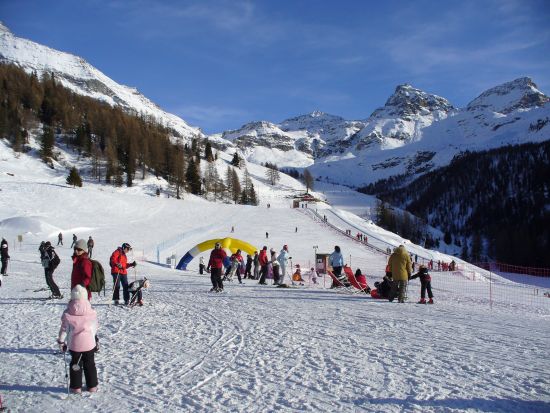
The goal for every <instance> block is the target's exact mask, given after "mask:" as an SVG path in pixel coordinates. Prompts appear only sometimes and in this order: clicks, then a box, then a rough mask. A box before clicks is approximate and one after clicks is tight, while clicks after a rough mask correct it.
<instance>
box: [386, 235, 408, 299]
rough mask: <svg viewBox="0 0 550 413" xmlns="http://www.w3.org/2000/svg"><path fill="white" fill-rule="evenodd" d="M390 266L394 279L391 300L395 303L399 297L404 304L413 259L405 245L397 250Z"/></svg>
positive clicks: (392, 256)
mask: <svg viewBox="0 0 550 413" xmlns="http://www.w3.org/2000/svg"><path fill="white" fill-rule="evenodd" d="M388 264H389V266H390V271H391V274H392V278H393V284H392V290H391V292H390V297H389V300H390V301H393V300H394V299H395V297H396V296H397V300H398V301H399V302H400V303H404V302H405V300H406V299H407V283H408V280H409V277H410V276H411V273H412V264H411V257H410V256H409V254H408V252H407V250H406V249H405V246H404V245H400V246H399V247H397V248H396V250H395V251H394V252H393V254H392V255H391V256H390V259H389V262H388Z"/></svg>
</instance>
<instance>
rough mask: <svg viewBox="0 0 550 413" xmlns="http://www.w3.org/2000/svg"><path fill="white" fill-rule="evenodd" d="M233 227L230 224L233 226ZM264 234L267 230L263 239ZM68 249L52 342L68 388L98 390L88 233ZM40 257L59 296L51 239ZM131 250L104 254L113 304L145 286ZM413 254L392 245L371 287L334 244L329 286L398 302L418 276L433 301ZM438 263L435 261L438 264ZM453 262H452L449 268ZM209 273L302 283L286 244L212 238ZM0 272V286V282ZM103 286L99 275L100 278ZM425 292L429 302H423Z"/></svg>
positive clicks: (4, 246) (134, 300)
mask: <svg viewBox="0 0 550 413" xmlns="http://www.w3.org/2000/svg"><path fill="white" fill-rule="evenodd" d="M232 230H234V228H233V227H232ZM267 237H268V234H267V233H266V238H267ZM357 238H358V239H359V240H361V241H363V242H367V241H366V240H367V238H366V236H363V235H362V234H357ZM59 245H61V246H63V234H62V233H61V232H60V233H59V235H58V243H57V246H59ZM70 248H72V249H73V255H72V257H71V259H72V263H73V266H72V272H71V284H70V288H71V296H70V301H69V303H68V305H67V308H66V309H65V311H64V312H63V315H62V317H61V327H60V330H59V335H58V339H57V342H58V344H59V347H60V350H61V351H62V352H63V353H65V352H66V351H67V350H68V351H69V353H70V356H71V361H70V363H69V365H70V376H69V378H70V380H69V390H70V391H71V392H73V393H80V392H81V391H82V374H84V377H85V381H86V388H87V390H88V391H90V392H95V391H97V388H98V377H97V369H96V366H95V353H96V352H97V351H99V340H98V336H97V331H98V320H97V313H96V312H95V310H94V309H93V308H92V304H91V302H92V292H95V291H98V290H97V289H96V288H97V286H95V285H94V281H95V279H94V276H95V271H96V267H95V263H96V261H93V260H92V259H91V258H92V252H93V249H94V240H93V239H92V237H91V236H90V237H89V238H88V240H84V239H78V237H77V236H76V234H73V236H72V243H71V247H70ZM38 249H39V252H40V261H41V264H42V267H43V268H44V275H45V279H46V285H47V286H48V289H49V290H50V292H51V296H50V298H53V299H59V298H63V295H62V294H61V292H60V289H59V287H58V285H57V284H56V282H55V280H54V272H55V270H56V269H57V268H58V266H59V264H60V262H61V259H60V257H59V255H58V254H57V252H56V251H55V248H54V246H53V245H52V244H51V242H50V241H43V242H41V243H40V246H39V248H38ZM131 250H132V247H131V246H130V244H128V243H126V242H125V243H123V244H122V245H121V246H120V247H117V248H116V249H115V250H114V251H113V252H112V254H111V256H110V259H109V267H110V273H111V277H112V280H113V291H112V296H111V297H110V298H111V300H112V301H113V302H114V304H115V305H119V304H121V300H120V289H121V288H122V299H123V302H124V305H130V306H131V305H134V304H135V305H139V306H141V305H143V296H142V290H143V289H146V288H148V287H149V281H148V280H147V279H146V278H143V279H139V280H135V281H134V282H131V283H129V280H128V269H129V268H133V267H136V262H135V260H134V261H132V262H129V260H128V256H127V254H128V253H129V252H130V251H131ZM0 252H1V262H2V268H1V276H6V275H7V266H8V261H9V259H10V256H9V254H8V243H7V241H6V240H5V239H2V242H1V244H0ZM414 262H416V257H415V260H414V261H413V259H412V255H411V254H409V253H408V252H407V251H406V249H405V247H404V246H403V245H400V246H399V247H397V248H395V249H394V251H393V253H392V254H391V256H390V257H389V260H388V264H387V267H386V274H385V276H384V278H383V280H382V281H381V282H375V283H374V287H375V288H373V289H371V288H370V287H369V286H368V283H367V279H366V277H365V275H364V274H362V272H361V270H360V269H357V270H356V271H355V273H353V271H352V270H351V268H350V267H349V266H347V265H345V263H344V256H343V254H342V251H341V249H340V247H339V246H335V247H334V251H333V252H332V253H331V254H330V255H329V257H328V266H329V269H328V271H327V273H328V274H329V275H330V276H331V278H332V287H331V288H350V289H352V288H355V289H359V290H361V291H363V292H365V293H367V294H370V295H371V296H372V297H373V298H385V299H388V300H389V301H393V300H394V299H395V298H397V300H398V302H400V303H403V302H405V301H406V299H407V285H408V281H409V280H411V279H415V278H419V279H420V283H421V292H420V296H421V298H420V301H419V303H422V304H425V303H430V304H433V293H432V288H431V276H430V274H429V269H431V268H433V262H431V263H430V265H429V266H424V265H420V267H419V271H418V272H417V273H415V274H413V271H414V270H413V264H414ZM440 265H441V263H438V266H440ZM451 266H452V267H453V268H454V266H455V263H454V261H453V262H452V263H451V264H450V265H449V267H451ZM205 271H206V272H208V273H210V278H211V282H212V288H211V290H210V291H212V292H222V291H223V289H224V284H223V283H224V281H232V280H233V278H234V277H235V276H236V277H237V279H238V282H239V284H242V283H243V279H253V280H257V281H258V283H259V284H260V285H266V284H267V282H266V279H272V280H273V284H274V285H276V286H283V287H284V286H288V285H287V284H286V283H285V281H286V280H287V279H288V277H290V282H291V284H301V285H303V282H304V279H303V278H302V269H301V267H300V265H299V264H296V265H295V266H293V265H292V256H290V252H289V248H288V245H283V247H282V248H281V249H280V250H279V251H276V250H275V249H273V248H270V249H269V250H268V247H267V246H266V245H264V246H263V248H262V249H261V250H260V251H254V253H253V254H247V256H246V259H245V258H244V257H243V255H242V251H241V250H240V249H237V250H236V251H235V252H234V253H233V254H231V255H228V254H227V253H226V252H225V250H224V249H223V248H222V245H221V243H219V242H217V243H216V244H215V246H214V249H213V250H212V251H211V253H210V257H209V260H208V263H207V264H205V260H204V257H200V259H199V273H200V274H203V273H204V272H205ZM308 273H309V274H308V275H309V280H310V281H311V282H312V283H314V284H316V283H317V279H318V277H319V273H318V272H317V270H316V269H315V268H314V267H312V268H310V270H309V271H308ZM1 276H0V286H1V281H2V279H1ZM103 286H104V280H103ZM426 293H427V295H428V301H426Z"/></svg>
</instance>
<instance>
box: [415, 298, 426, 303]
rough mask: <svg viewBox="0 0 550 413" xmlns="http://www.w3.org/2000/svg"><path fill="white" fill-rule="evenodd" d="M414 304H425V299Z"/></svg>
mask: <svg viewBox="0 0 550 413" xmlns="http://www.w3.org/2000/svg"><path fill="white" fill-rule="evenodd" d="M416 304H426V299H425V298H421V299H420V301H419V302H417V303H416Z"/></svg>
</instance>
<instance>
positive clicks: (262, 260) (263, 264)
mask: <svg viewBox="0 0 550 413" xmlns="http://www.w3.org/2000/svg"><path fill="white" fill-rule="evenodd" d="M258 262H259V264H260V282H259V283H258V284H262V285H266V284H267V283H266V282H265V277H267V264H268V263H269V258H267V246H266V245H264V247H263V248H262V250H261V251H260V255H259V256H258Z"/></svg>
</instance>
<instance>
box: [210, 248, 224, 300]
mask: <svg viewBox="0 0 550 413" xmlns="http://www.w3.org/2000/svg"><path fill="white" fill-rule="evenodd" d="M226 257H227V254H226V253H225V251H224V250H223V248H222V245H221V244H220V243H219V242H216V245H215V246H214V249H213V250H212V252H211V253H210V259H209V260H208V266H207V267H206V271H208V272H210V280H211V281H212V289H211V290H210V291H212V292H222V291H223V281H222V268H223V260H224V259H225V258H226Z"/></svg>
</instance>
